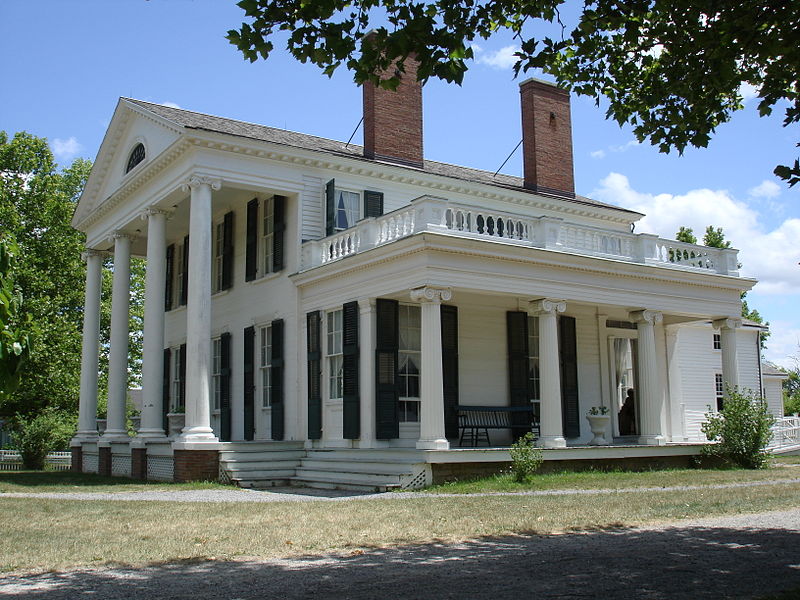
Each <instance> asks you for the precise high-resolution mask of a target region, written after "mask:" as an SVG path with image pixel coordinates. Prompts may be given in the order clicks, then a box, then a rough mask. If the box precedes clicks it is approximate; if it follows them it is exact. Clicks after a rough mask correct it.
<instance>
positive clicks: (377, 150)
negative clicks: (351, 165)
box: [363, 56, 422, 167]
mask: <svg viewBox="0 0 800 600" xmlns="http://www.w3.org/2000/svg"><path fill="white" fill-rule="evenodd" d="M404 68H405V73H404V74H403V78H402V80H401V81H400V85H399V86H397V89H396V90H394V91H391V90H384V89H382V88H379V87H378V86H376V85H374V84H372V83H370V82H366V83H364V85H363V88H364V156H366V157H367V158H376V159H379V160H385V161H388V162H393V163H398V164H401V165H410V166H413V167H422V84H421V83H420V82H419V81H417V61H416V59H415V58H414V57H413V56H409V57H408V58H406V60H405V64H404Z"/></svg>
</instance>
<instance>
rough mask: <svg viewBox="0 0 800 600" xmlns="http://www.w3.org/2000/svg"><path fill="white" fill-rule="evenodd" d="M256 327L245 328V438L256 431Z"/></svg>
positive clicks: (251, 437)
mask: <svg viewBox="0 0 800 600" xmlns="http://www.w3.org/2000/svg"><path fill="white" fill-rule="evenodd" d="M255 339H256V330H255V327H245V329H244V365H243V367H244V368H243V373H244V406H243V407H242V412H243V416H244V439H245V440H252V439H253V437H255V432H256V410H255V400H256V377H255V376H256V374H255V364H254V360H253V359H254V358H255Z"/></svg>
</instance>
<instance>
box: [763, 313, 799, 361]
mask: <svg viewBox="0 0 800 600" xmlns="http://www.w3.org/2000/svg"><path fill="white" fill-rule="evenodd" d="M796 325H797V324H796V323H789V322H788V321H770V324H769V330H770V336H769V339H767V349H766V350H765V351H764V358H766V359H767V360H768V361H770V362H773V363H775V364H776V365H780V366H781V367H784V368H787V369H794V368H795V367H797V366H799V365H798V363H800V329H797V328H796ZM793 326H794V327H793Z"/></svg>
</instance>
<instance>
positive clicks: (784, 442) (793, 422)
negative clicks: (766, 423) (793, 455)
mask: <svg viewBox="0 0 800 600" xmlns="http://www.w3.org/2000/svg"><path fill="white" fill-rule="evenodd" d="M789 446H800V417H783V418H780V419H776V420H775V423H774V424H773V425H772V439H771V440H770V442H769V445H768V446H767V450H770V451H775V450H780V449H781V448H787V447H789Z"/></svg>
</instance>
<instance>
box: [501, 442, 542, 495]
mask: <svg viewBox="0 0 800 600" xmlns="http://www.w3.org/2000/svg"><path fill="white" fill-rule="evenodd" d="M509 454H511V473H512V474H513V475H514V481H516V482H517V483H522V482H524V481H528V479H530V477H531V475H533V474H534V473H536V471H538V470H539V467H541V466H542V462H543V461H544V459H543V458H542V449H541V448H537V447H536V446H534V445H533V434H532V433H531V432H530V431H529V432H528V433H526V434H525V435H523V436H522V437H521V438H519V439H518V440H517V441H516V442H514V443H513V444H511V449H510V450H509Z"/></svg>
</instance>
